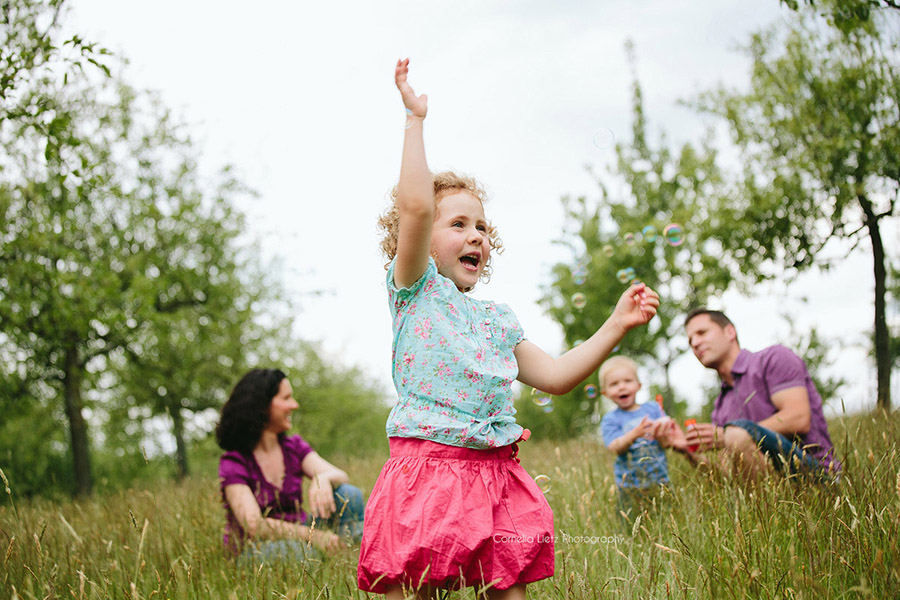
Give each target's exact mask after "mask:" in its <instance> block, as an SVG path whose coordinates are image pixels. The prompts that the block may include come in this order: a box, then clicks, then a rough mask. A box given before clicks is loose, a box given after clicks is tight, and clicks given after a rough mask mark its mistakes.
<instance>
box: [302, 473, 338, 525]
mask: <svg viewBox="0 0 900 600" xmlns="http://www.w3.org/2000/svg"><path fill="white" fill-rule="evenodd" d="M309 506H310V512H312V515H313V516H314V517H316V518H317V519H327V518H328V517H330V516H331V515H333V514H334V512H335V510H337V507H336V506H335V504H334V489H333V488H332V487H331V482H330V481H329V480H328V478H326V477H323V476H322V475H316V476H315V477H313V478H312V483H311V484H310V486H309Z"/></svg>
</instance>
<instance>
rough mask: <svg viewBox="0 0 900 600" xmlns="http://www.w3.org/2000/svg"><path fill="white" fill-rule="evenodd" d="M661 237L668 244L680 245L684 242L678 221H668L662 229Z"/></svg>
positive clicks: (682, 231)
mask: <svg viewBox="0 0 900 600" xmlns="http://www.w3.org/2000/svg"><path fill="white" fill-rule="evenodd" d="M663 237H665V238H666V243H668V244H669V245H670V246H680V245H681V244H683V243H684V230H683V229H682V228H681V225H679V224H678V223H669V224H668V225H666V227H665V229H663Z"/></svg>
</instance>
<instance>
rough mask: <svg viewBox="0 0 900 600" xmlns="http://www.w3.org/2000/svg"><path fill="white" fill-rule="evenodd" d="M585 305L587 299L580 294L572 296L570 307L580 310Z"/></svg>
mask: <svg viewBox="0 0 900 600" xmlns="http://www.w3.org/2000/svg"><path fill="white" fill-rule="evenodd" d="M585 304H587V298H586V297H585V296H584V294H582V293H581V292H576V293H574V294H572V306H574V307H575V308H577V309H578V310H581V309H582V308H584V306H585Z"/></svg>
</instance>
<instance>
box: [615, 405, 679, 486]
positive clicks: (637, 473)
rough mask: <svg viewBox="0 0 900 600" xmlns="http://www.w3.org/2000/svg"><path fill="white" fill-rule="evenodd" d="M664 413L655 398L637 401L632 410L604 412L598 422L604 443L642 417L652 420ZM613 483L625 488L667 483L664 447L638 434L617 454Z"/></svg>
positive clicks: (620, 433)
mask: <svg viewBox="0 0 900 600" xmlns="http://www.w3.org/2000/svg"><path fill="white" fill-rule="evenodd" d="M663 416H665V414H664V413H663V411H662V409H661V408H660V407H659V405H658V404H656V403H655V402H648V403H646V404H639V405H637V407H636V408H635V409H634V410H630V411H629V410H622V409H621V408H616V409H615V410H612V411H610V412H608V413H606V414H605V415H603V420H602V421H601V422H600V432H601V433H602V435H603V443H604V444H606V445H607V446H609V444H610V443H612V441H613V440H615V439H617V438H619V437H621V436H622V435H624V434H625V433H627V432H628V431H631V430H632V429H634V428H635V427H636V426H637V425H638V423H640V422H641V420H642V419H643V418H644V417H649V418H650V419H651V420H653V419H658V418H660V417H663ZM613 471H614V473H615V477H616V485H617V486H619V487H627V488H646V487H653V486H656V485H659V484H661V483H669V466H668V463H667V462H666V453H665V450H663V449H662V447H661V446H660V445H659V442H657V441H656V440H648V439H647V438H644V437H639V438H638V439H637V440H635V441H634V443H633V444H632V445H631V446H630V447H629V448H628V451H627V452H623V453H622V454H619V455H618V457H616V463H615V466H614V468H613Z"/></svg>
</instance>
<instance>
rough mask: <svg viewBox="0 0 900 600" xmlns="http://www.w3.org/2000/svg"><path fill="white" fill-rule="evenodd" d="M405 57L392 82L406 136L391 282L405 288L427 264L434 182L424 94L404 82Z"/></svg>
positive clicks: (398, 197)
mask: <svg viewBox="0 0 900 600" xmlns="http://www.w3.org/2000/svg"><path fill="white" fill-rule="evenodd" d="M408 74H409V59H408V58H407V59H404V60H398V61H397V67H396V68H395V69H394V81H395V83H396V84H397V89H398V90H400V95H401V96H402V97H403V105H404V106H405V107H406V121H407V123H406V124H407V127H406V136H405V137H404V138H403V158H402V161H401V163H400V182H399V184H398V185H397V209H398V210H399V211H400V232H399V234H398V239H397V262H396V264H395V265H394V285H396V286H397V287H400V288H404V287H409V286H411V285H412V284H414V283H415V282H416V281H418V279H419V277H421V276H422V273H424V272H425V268H426V267H427V266H428V256H429V254H430V253H431V227H432V223H433V222H434V183H433V182H432V178H431V172H430V171H429V170H428V163H427V162H426V161H425V141H424V138H423V135H422V127H423V124H424V121H425V115H426V114H427V112H428V97H427V96H426V95H425V94H422V95H420V96H416V93H415V92H414V91H413V89H412V87H410V85H409V83H408V82H407V80H406V79H407V75H408Z"/></svg>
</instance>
